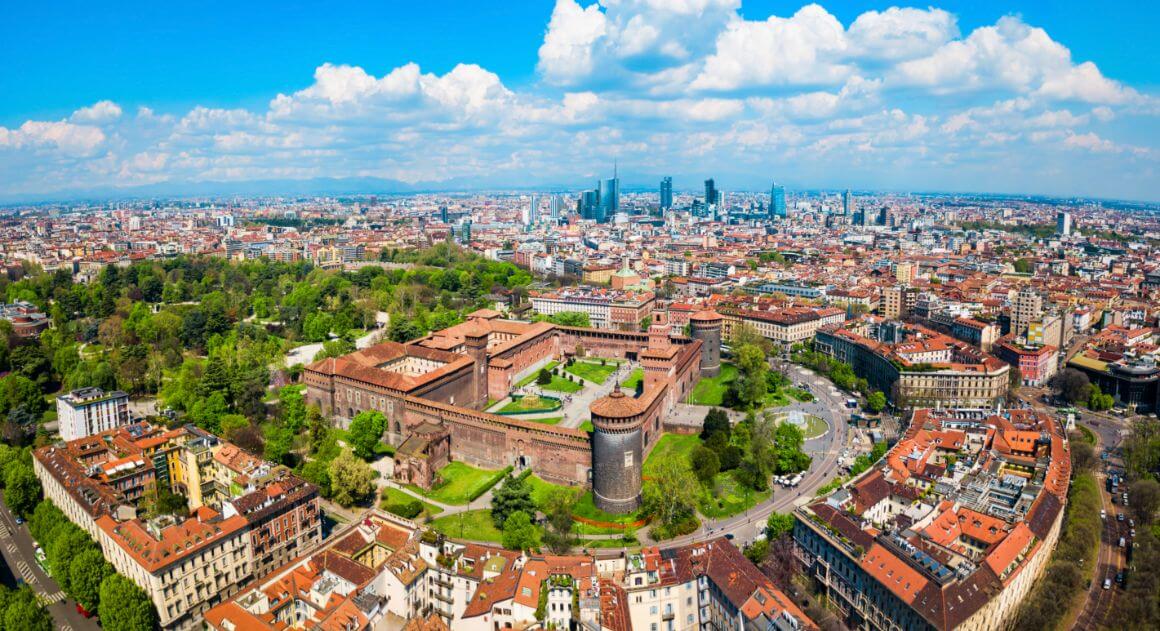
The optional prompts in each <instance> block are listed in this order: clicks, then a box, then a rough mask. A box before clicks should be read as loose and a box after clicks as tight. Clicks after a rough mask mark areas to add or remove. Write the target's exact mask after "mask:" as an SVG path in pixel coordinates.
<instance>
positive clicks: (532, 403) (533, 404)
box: [499, 394, 560, 412]
mask: <svg viewBox="0 0 1160 631" xmlns="http://www.w3.org/2000/svg"><path fill="white" fill-rule="evenodd" d="M559 408H560V402H559V401H557V400H556V399H548V398H544V397H539V396H536V395H534V394H531V395H528V396H524V397H519V398H516V399H514V400H513V401H512V402H511V403H508V404H507V405H505V406H503V407H502V408H500V409H499V411H500V412H551V411H553V410H557V409H559Z"/></svg>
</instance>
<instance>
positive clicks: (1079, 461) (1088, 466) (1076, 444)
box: [1071, 432, 1099, 473]
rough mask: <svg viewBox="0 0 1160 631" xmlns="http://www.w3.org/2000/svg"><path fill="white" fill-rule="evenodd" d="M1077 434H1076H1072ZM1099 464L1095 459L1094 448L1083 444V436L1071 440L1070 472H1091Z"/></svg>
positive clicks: (1085, 443)
mask: <svg viewBox="0 0 1160 631" xmlns="http://www.w3.org/2000/svg"><path fill="white" fill-rule="evenodd" d="M1073 433H1075V434H1079V433H1078V432H1073ZM1097 464H1099V460H1098V459H1097V458H1096V450H1095V447H1092V446H1091V444H1089V443H1087V442H1084V440H1083V435H1082V434H1079V435H1077V436H1075V437H1074V438H1072V440H1071V470H1072V471H1074V472H1076V473H1081V472H1084V471H1091V470H1092V469H1094V468H1095V466H1096V465H1097Z"/></svg>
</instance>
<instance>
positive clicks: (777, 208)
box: [769, 182, 789, 219]
mask: <svg viewBox="0 0 1160 631" xmlns="http://www.w3.org/2000/svg"><path fill="white" fill-rule="evenodd" d="M769 216H770V217H781V218H782V219H785V218H786V217H788V216H789V211H788V209H787V208H786V206H785V187H784V186H782V185H781V184H778V183H777V182H774V183H773V188H772V189H770V191H769Z"/></svg>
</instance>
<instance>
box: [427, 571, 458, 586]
mask: <svg viewBox="0 0 1160 631" xmlns="http://www.w3.org/2000/svg"><path fill="white" fill-rule="evenodd" d="M431 582H433V583H435V584H436V585H438V586H440V587H446V588H447V589H451V588H453V587H455V586H454V585H452V584H451V581H450V579H447V578H444V577H443V575H442V574H436V575H435V577H434V578H432V579H431Z"/></svg>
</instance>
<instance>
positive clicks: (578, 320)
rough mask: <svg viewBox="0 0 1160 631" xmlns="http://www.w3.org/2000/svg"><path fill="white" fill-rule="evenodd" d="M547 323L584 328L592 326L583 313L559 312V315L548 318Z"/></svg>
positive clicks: (586, 314)
mask: <svg viewBox="0 0 1160 631" xmlns="http://www.w3.org/2000/svg"><path fill="white" fill-rule="evenodd" d="M548 321H549V322H551V323H552V324H559V325H560V326H579V327H584V328H588V327H590V326H592V321H591V319H590V318H589V316H588V313H587V312H584V311H561V312H560V313H557V314H554V315H551V316H548Z"/></svg>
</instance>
